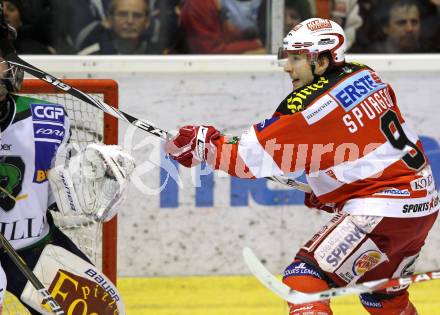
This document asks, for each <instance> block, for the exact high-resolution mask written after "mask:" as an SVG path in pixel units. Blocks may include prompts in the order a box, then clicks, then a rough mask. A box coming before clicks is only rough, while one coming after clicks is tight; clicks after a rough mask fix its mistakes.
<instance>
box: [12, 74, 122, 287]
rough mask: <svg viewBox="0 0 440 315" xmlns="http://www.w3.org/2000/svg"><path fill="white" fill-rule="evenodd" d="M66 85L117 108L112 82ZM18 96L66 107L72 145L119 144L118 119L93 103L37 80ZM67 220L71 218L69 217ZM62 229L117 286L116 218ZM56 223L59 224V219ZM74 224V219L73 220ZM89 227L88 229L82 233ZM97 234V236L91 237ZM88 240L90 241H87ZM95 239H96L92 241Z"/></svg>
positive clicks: (75, 81)
mask: <svg viewBox="0 0 440 315" xmlns="http://www.w3.org/2000/svg"><path fill="white" fill-rule="evenodd" d="M63 81H64V82H66V83H67V84H69V85H71V86H73V87H75V88H77V89H79V90H81V91H83V92H85V93H87V94H91V95H93V96H95V97H98V98H101V99H102V100H103V101H104V102H105V103H107V104H109V105H111V106H113V107H116V108H117V107H118V84H117V82H116V81H114V80H110V79H66V80H63ZM19 94H23V95H27V96H29V97H33V98H37V99H42V100H47V101H49V102H53V103H57V104H60V105H64V106H65V108H66V110H67V114H68V116H69V118H70V122H71V142H72V143H77V144H79V146H80V147H84V146H86V145H87V144H88V143H92V142H102V143H105V144H117V143H118V120H117V119H116V118H115V117H112V116H110V115H108V114H105V113H103V112H102V111H101V110H99V109H97V108H94V107H93V106H91V105H90V104H87V103H85V102H82V101H80V100H78V99H76V98H74V97H73V96H71V95H70V94H67V93H65V92H63V91H62V90H60V89H58V88H56V87H54V86H52V85H50V84H48V83H46V82H43V81H41V80H38V79H25V80H24V81H23V85H22V88H21V90H20V92H19ZM67 219H68V218H67ZM61 220H62V221H63V224H62V226H60V224H58V225H59V226H60V228H61V229H62V230H63V231H64V232H65V233H66V234H68V235H69V236H70V237H71V238H72V239H73V241H74V242H75V243H76V244H77V245H78V246H79V248H80V249H81V250H83V251H84V252H85V253H86V254H87V255H88V256H89V257H90V258H91V259H92V261H93V262H94V263H95V264H96V266H97V267H98V268H101V269H102V271H103V273H104V274H105V275H106V276H107V277H108V278H109V279H110V280H111V281H112V282H113V283H114V284H115V285H116V272H117V216H115V217H114V218H113V219H112V220H110V221H109V222H106V223H104V224H102V226H101V224H96V223H94V222H90V220H88V221H87V220H86V221H85V223H84V222H82V223H80V224H78V222H77V220H76V222H74V223H71V222H69V221H68V220H67V222H66V221H64V218H61ZM55 221H56V222H57V220H56V218H55ZM73 221H75V220H73ZM85 228H87V230H83V229H85ZM91 233H92V234H96V235H91ZM86 238H87V239H86ZM89 238H94V239H89Z"/></svg>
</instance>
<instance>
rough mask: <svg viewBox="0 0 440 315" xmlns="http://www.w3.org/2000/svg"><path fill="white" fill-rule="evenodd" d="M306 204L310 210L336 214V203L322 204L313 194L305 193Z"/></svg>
mask: <svg viewBox="0 0 440 315" xmlns="http://www.w3.org/2000/svg"><path fill="white" fill-rule="evenodd" d="M304 204H305V205H306V206H307V207H309V208H315V209H318V210H323V211H325V212H329V213H334V212H336V210H337V208H336V206H335V204H334V203H322V202H321V201H319V199H318V197H316V195H315V194H314V193H313V192H312V193H305V195H304Z"/></svg>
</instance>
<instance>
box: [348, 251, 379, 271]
mask: <svg viewBox="0 0 440 315" xmlns="http://www.w3.org/2000/svg"><path fill="white" fill-rule="evenodd" d="M381 260H382V254H381V253H380V252H378V251H376V250H369V251H366V252H364V253H363V254H361V256H360V257H359V258H357V259H356V260H355V261H354V263H353V273H354V274H355V275H363V274H364V273H366V272H367V271H369V270H371V269H373V268H374V267H375V266H377V265H378V264H379V263H380V261H381Z"/></svg>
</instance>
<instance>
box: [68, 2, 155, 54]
mask: <svg viewBox="0 0 440 315" xmlns="http://www.w3.org/2000/svg"><path fill="white" fill-rule="evenodd" d="M149 25H150V7H149V2H148V0H112V2H111V3H110V13H109V17H108V18H107V19H106V21H104V22H99V23H94V24H92V25H89V26H87V27H86V28H85V29H84V30H83V31H82V32H81V33H80V35H79V36H78V38H77V43H76V47H77V49H78V51H79V52H78V54H80V55H103V54H104V55H107V54H130V55H131V54H152V53H155V52H156V50H155V49H154V47H153V46H152V44H151V41H150V37H149V36H146V35H145V33H146V31H147V29H148V26H149Z"/></svg>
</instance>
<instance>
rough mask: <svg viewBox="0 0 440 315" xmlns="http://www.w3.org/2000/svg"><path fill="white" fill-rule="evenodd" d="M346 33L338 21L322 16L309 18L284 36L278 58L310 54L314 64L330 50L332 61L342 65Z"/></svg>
mask: <svg viewBox="0 0 440 315" xmlns="http://www.w3.org/2000/svg"><path fill="white" fill-rule="evenodd" d="M345 42H346V40H345V33H344V30H343V29H342V27H341V26H339V24H338V23H336V22H334V21H331V20H327V19H321V18H311V19H307V20H305V21H303V22H301V23H299V24H297V25H295V27H294V28H293V29H292V30H291V31H290V32H289V33H288V34H287V35H286V37H284V40H283V47H281V48H280V50H279V52H278V60H283V59H286V58H287V55H288V54H289V53H290V54H308V55H310V57H311V60H312V64H314V63H315V62H316V60H317V58H318V56H319V55H320V54H321V53H324V52H327V51H328V52H330V57H331V59H332V60H331V61H332V62H333V63H334V64H335V65H341V64H343V63H344V61H345V49H346V48H345Z"/></svg>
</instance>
